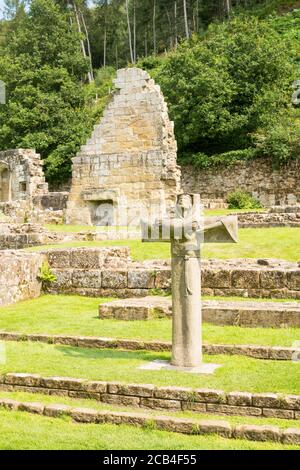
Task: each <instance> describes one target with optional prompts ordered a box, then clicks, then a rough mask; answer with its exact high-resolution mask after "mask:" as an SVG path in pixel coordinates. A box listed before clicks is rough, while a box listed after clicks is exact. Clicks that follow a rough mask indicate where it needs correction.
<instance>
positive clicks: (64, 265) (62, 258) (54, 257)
mask: <svg viewBox="0 0 300 470" xmlns="http://www.w3.org/2000/svg"><path fill="white" fill-rule="evenodd" d="M70 255H71V251H70V250H63V249H59V250H49V251H47V258H48V262H49V266H50V268H53V269H68V268H70Z"/></svg>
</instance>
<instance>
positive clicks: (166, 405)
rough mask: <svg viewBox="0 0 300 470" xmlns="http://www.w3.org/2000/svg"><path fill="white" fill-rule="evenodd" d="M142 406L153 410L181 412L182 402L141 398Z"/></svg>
mask: <svg viewBox="0 0 300 470" xmlns="http://www.w3.org/2000/svg"><path fill="white" fill-rule="evenodd" d="M140 406H141V407H143V408H150V409H152V410H181V403H180V401H178V400H162V399H159V398H141V402H140Z"/></svg>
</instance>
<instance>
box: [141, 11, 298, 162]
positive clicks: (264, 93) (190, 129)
mask: <svg viewBox="0 0 300 470" xmlns="http://www.w3.org/2000/svg"><path fill="white" fill-rule="evenodd" d="M145 65H146V66H147V61H146V63H145ZM151 73H152V74H153V76H154V77H155V78H156V80H157V81H158V82H159V83H160V84H161V86H162V90H163V93H164V95H165V97H166V99H167V101H168V104H169V108H170V112H171V116H172V118H173V119H174V121H175V129H176V137H177V140H178V143H179V150H180V154H181V155H183V156H186V157H187V158H189V159H191V160H192V161H194V162H197V160H198V161H199V162H200V163H201V164H204V163H205V164H210V163H212V162H213V160H214V159H213V158H212V159H211V160H210V157H212V156H215V155H216V154H217V155H222V154H225V159H226V154H227V153H228V152H229V153H230V158H231V157H233V156H234V154H232V152H235V151H239V152H238V154H237V155H236V157H239V158H240V155H241V154H240V151H241V150H246V149H248V148H251V147H253V138H252V134H255V133H256V132H257V131H258V130H261V129H268V128H270V127H271V126H273V125H274V124H275V123H276V122H277V120H278V119H279V118H280V115H281V112H282V111H283V110H284V109H288V108H290V101H291V84H292V83H293V77H294V78H296V77H295V75H294V74H295V69H294V67H293V66H292V64H291V61H290V59H289V57H288V55H287V53H286V48H285V44H284V42H283V40H282V38H281V37H280V36H279V35H278V33H276V31H274V29H273V28H272V27H271V26H270V25H269V24H268V23H267V22H264V21H259V20H258V19H256V18H251V17H250V18H247V17H236V18H234V19H233V20H232V21H230V22H225V23H222V24H215V25H213V26H211V27H210V28H209V31H208V34H207V36H206V37H205V38H204V39H199V37H196V36H195V37H194V38H193V39H192V40H191V41H190V42H187V43H184V44H183V45H181V46H180V47H179V48H178V49H177V51H174V52H173V53H171V54H170V55H169V56H168V57H167V58H166V59H165V60H162V61H161V62H160V65H159V66H158V67H156V68H155V69H154V70H152V72H151Z"/></svg>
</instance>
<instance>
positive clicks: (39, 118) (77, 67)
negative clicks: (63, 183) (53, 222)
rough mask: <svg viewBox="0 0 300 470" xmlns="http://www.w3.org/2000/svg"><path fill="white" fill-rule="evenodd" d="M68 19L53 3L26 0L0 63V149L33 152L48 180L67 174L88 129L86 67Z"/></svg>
mask: <svg viewBox="0 0 300 470" xmlns="http://www.w3.org/2000/svg"><path fill="white" fill-rule="evenodd" d="M69 20H70V16H69V14H68V13H66V12H65V11H64V10H63V8H62V7H60V6H58V5H57V4H56V3H55V2H54V1H53V0H32V2H31V6H30V11H29V13H28V15H26V16H24V18H22V19H21V20H20V21H19V23H18V27H17V28H16V29H15V30H14V31H10V36H9V41H8V42H7V46H6V50H5V55H4V56H2V57H1V59H0V79H2V80H3V81H4V82H5V83H6V85H7V94H8V103H7V105H6V106H3V107H1V108H0V122H1V126H0V147H1V148H2V149H7V148H16V147H25V148H36V149H37V151H39V152H40V153H41V154H42V156H43V157H44V158H45V160H46V171H47V175H48V177H49V178H50V179H51V180H59V179H64V178H66V177H67V176H68V175H69V174H70V159H71V157H72V156H74V155H75V154H76V151H77V150H78V148H79V146H80V145H81V144H82V143H83V141H84V140H85V138H86V136H87V134H88V132H89V130H90V128H91V127H92V122H91V119H90V115H89V112H88V111H87V109H86V108H85V97H84V92H83V88H82V85H81V83H82V80H83V79H84V77H85V76H86V74H87V72H88V70H89V63H88V60H87V59H85V58H83V56H82V53H81V50H80V41H79V39H80V36H79V34H78V32H77V31H76V27H75V25H74V24H72V25H70V21H69Z"/></svg>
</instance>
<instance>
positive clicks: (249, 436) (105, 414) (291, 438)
mask: <svg viewBox="0 0 300 470" xmlns="http://www.w3.org/2000/svg"><path fill="white" fill-rule="evenodd" d="M0 407H1V408H4V409H6V410H9V411H22V412H27V413H32V414H35V415H40V416H47V417H50V418H62V417H65V416H69V417H71V418H72V419H73V421H75V422H76V423H81V424H98V425H101V424H113V425H129V426H137V427H143V428H146V427H147V425H148V424H150V423H151V426H153V425H154V427H155V429H157V430H161V431H168V432H175V433H180V434H188V435H209V434H215V435H218V436H221V437H224V438H231V439H246V440H250V441H273V442H281V443H283V444H294V445H300V429H299V428H292V427H291V428H288V429H281V428H280V427H279V426H270V425H263V426H261V425H253V424H252V425H249V424H240V425H235V424H233V423H230V422H228V421H223V420H222V421H221V420H216V419H215V420H214V419H211V420H210V419H194V418H179V417H174V416H171V415H153V414H152V413H141V412H134V411H130V412H123V411H108V410H100V411H99V410H96V409H94V408H85V407H83V408H82V407H81V408H76V407H72V406H68V405H64V404H59V403H52V404H47V403H42V402H31V401H26V402H22V401H16V400H12V399H9V398H1V397H0Z"/></svg>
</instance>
